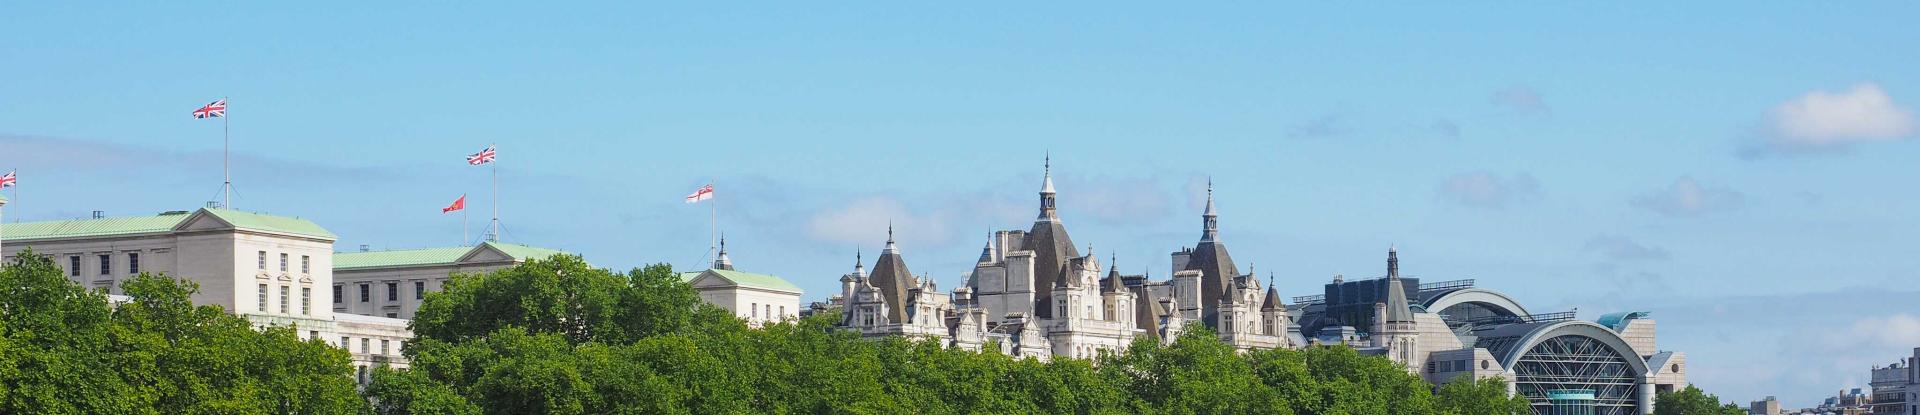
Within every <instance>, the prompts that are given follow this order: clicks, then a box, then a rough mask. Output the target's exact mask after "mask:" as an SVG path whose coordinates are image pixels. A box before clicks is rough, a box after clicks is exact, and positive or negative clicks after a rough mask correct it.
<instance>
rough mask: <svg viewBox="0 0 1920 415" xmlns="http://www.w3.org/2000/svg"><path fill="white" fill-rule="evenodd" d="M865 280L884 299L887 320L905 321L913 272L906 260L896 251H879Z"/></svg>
mask: <svg viewBox="0 0 1920 415" xmlns="http://www.w3.org/2000/svg"><path fill="white" fill-rule="evenodd" d="M867 281H870V282H871V283H872V284H873V287H874V288H875V289H878V290H879V291H880V298H881V300H883V301H886V303H887V321H907V310H906V307H905V304H906V303H907V290H911V289H913V272H912V271H909V270H907V260H906V259H904V258H901V257H900V253H899V252H897V251H894V250H886V251H881V253H880V259H877V260H874V262H873V274H872V275H870V276H868V277H867Z"/></svg>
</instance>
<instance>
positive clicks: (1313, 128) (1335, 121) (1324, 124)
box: [1287, 114, 1352, 138]
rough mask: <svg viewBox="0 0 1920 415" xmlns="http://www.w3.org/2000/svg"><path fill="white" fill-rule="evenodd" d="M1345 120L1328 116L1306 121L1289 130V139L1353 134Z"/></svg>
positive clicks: (1333, 115) (1336, 116)
mask: <svg viewBox="0 0 1920 415" xmlns="http://www.w3.org/2000/svg"><path fill="white" fill-rule="evenodd" d="M1351 132H1352V131H1351V128H1350V127H1348V126H1347V124H1346V122H1345V118H1343V117H1341V116H1339V115H1337V114H1327V115H1322V116H1320V117H1316V118H1314V119H1311V120H1306V121H1305V122H1302V123H1300V124H1296V125H1294V126H1293V127H1292V128H1289V129H1287V137H1288V138H1334V137H1342V136H1346V135H1347V134H1349V133H1351Z"/></svg>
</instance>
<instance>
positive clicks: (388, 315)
mask: <svg viewBox="0 0 1920 415" xmlns="http://www.w3.org/2000/svg"><path fill="white" fill-rule="evenodd" d="M387 318H400V313H387Z"/></svg>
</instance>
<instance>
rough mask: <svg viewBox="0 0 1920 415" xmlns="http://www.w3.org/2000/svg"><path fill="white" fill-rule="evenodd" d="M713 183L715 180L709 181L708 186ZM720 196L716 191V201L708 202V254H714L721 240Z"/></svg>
mask: <svg viewBox="0 0 1920 415" xmlns="http://www.w3.org/2000/svg"><path fill="white" fill-rule="evenodd" d="M712 184H714V181H707V186H712ZM718 196H720V194H718V192H714V202H712V204H707V227H708V229H707V256H714V250H716V246H718V240H720V198H718ZM708 259H714V257H708Z"/></svg>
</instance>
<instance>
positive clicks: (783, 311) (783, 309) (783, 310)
mask: <svg viewBox="0 0 1920 415" xmlns="http://www.w3.org/2000/svg"><path fill="white" fill-rule="evenodd" d="M780 318H787V306H780Z"/></svg>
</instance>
